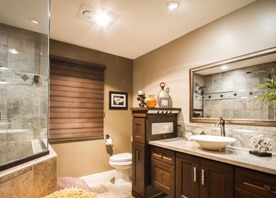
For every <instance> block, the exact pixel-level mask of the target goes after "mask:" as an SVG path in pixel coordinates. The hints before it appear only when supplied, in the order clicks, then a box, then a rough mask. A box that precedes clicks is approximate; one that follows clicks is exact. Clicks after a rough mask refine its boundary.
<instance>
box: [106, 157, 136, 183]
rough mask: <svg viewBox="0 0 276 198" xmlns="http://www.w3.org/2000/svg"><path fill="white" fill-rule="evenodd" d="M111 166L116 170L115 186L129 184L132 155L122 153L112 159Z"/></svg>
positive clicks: (110, 160)
mask: <svg viewBox="0 0 276 198" xmlns="http://www.w3.org/2000/svg"><path fill="white" fill-rule="evenodd" d="M109 164H110V165H111V166H112V167H113V168H115V185H118V186H121V185H126V184H129V182H130V176H131V167H132V154H131V153H120V154H116V155H113V156H111V157H110V159H109Z"/></svg>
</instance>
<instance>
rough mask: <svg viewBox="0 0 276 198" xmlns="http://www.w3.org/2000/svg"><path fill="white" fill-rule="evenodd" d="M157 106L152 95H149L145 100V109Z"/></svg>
mask: <svg viewBox="0 0 276 198" xmlns="http://www.w3.org/2000/svg"><path fill="white" fill-rule="evenodd" d="M156 104H157V100H156V98H155V95H154V94H151V95H149V97H148V98H147V99H146V105H147V107H155V106H156Z"/></svg>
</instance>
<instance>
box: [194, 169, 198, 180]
mask: <svg viewBox="0 0 276 198" xmlns="http://www.w3.org/2000/svg"><path fill="white" fill-rule="evenodd" d="M196 172H197V169H196V167H194V182H196V175H197V174H196Z"/></svg>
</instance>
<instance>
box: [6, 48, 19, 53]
mask: <svg viewBox="0 0 276 198" xmlns="http://www.w3.org/2000/svg"><path fill="white" fill-rule="evenodd" d="M8 51H9V52H10V53H12V54H18V53H19V52H18V51H17V50H16V49H14V48H11V49H9V50H8Z"/></svg>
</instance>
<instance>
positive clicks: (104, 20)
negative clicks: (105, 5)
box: [94, 11, 112, 26]
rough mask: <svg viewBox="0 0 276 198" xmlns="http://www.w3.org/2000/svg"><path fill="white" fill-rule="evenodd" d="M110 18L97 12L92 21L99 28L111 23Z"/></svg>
mask: <svg viewBox="0 0 276 198" xmlns="http://www.w3.org/2000/svg"><path fill="white" fill-rule="evenodd" d="M111 20H112V18H111V16H110V15H109V14H108V13H106V12H103V11H97V12H96V13H95V16H94V21H95V22H96V23H97V24H99V25H100V26H106V25H108V24H109V23H110V22H111Z"/></svg>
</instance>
